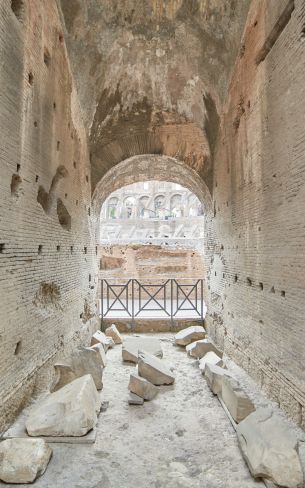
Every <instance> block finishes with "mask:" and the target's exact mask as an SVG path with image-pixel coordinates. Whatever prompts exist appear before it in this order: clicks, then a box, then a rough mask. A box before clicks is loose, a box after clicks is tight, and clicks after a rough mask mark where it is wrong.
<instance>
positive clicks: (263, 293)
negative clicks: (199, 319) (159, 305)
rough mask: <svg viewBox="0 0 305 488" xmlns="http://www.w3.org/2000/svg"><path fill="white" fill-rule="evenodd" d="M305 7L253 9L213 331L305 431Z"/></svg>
mask: <svg viewBox="0 0 305 488" xmlns="http://www.w3.org/2000/svg"><path fill="white" fill-rule="evenodd" d="M304 25H305V11H304V2H303V0H295V1H293V0H274V1H273V0H272V1H269V0H268V1H267V0H254V1H253V2H252V3H251V9H250V12H249V16H248V20H247V24H246V28H245V32H244V36H243V39H242V43H241V49H240V52H239V56H238V58H237V61H236V65H235V69H234V74H233V78H232V81H231V85H230V90H229V97H228V101H227V104H226V107H225V109H224V115H223V117H222V121H221V127H222V130H221V135H220V138H219V142H218V145H217V148H216V156H215V168H214V183H213V198H214V217H215V218H214V219H213V223H212V225H211V226H210V231H209V239H208V252H209V253H210V270H209V277H210V291H211V297H210V298H211V308H212V309H213V310H212V311H213V316H210V317H209V319H208V320H209V326H208V330H209V332H210V334H212V336H213V337H214V339H215V340H216V342H217V343H218V344H219V345H221V346H222V345H224V349H225V352H226V353H227V354H228V355H230V356H231V357H233V358H234V359H235V360H236V361H237V362H238V363H239V364H240V365H242V366H243V367H244V368H245V369H246V370H247V371H248V372H249V373H250V374H251V375H252V376H253V377H254V378H255V379H256V381H257V382H258V383H259V384H260V385H261V387H262V388H263V389H264V390H265V391H266V392H267V393H268V395H269V396H270V397H271V398H273V399H274V400H276V401H277V402H278V403H279V404H280V406H281V407H282V408H283V409H284V410H285V411H286V412H287V413H288V414H289V415H290V416H291V417H292V418H293V419H294V420H295V421H296V422H298V423H300V424H302V425H303V427H304V426H305V382H304V378H305V377H304V368H303V363H304V357H305V328H304V311H305V310H304V285H303V282H304V271H305V270H304V251H305V247H304V225H305V221H304V211H303V203H304V197H305V179H304V152H305V125H304V111H305V83H304V77H305V42H304Z"/></svg>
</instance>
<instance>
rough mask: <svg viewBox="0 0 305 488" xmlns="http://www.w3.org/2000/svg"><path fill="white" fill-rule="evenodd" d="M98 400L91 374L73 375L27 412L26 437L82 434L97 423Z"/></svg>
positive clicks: (99, 402)
mask: <svg viewBox="0 0 305 488" xmlns="http://www.w3.org/2000/svg"><path fill="white" fill-rule="evenodd" d="M100 406H101V399H100V396H99V394H98V391H97V389H96V387H95V384H94V381H93V379H92V376H91V375H89V374H88V375H85V376H82V377H81V378H77V379H76V380H74V381H72V382H71V383H69V384H68V385H66V386H63V387H62V388H61V389H60V390H57V391H56V392H54V393H51V394H50V395H48V396H47V397H46V398H45V399H44V400H42V401H41V402H40V403H39V404H38V405H36V406H35V407H34V408H33V410H32V411H31V412H30V414H29V417H28V419H27V421H26V429H27V432H28V434H29V435H30V436H35V437H37V436H55V437H57V436H58V437H60V436H84V435H85V434H87V432H89V430H91V429H92V428H93V427H94V426H95V425H96V423H97V415H98V413H99V411H100Z"/></svg>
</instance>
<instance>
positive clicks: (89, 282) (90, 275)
mask: <svg viewBox="0 0 305 488" xmlns="http://www.w3.org/2000/svg"><path fill="white" fill-rule="evenodd" d="M88 279H89V283H90V281H91V274H89V277H88Z"/></svg>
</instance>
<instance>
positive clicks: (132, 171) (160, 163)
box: [92, 154, 212, 217]
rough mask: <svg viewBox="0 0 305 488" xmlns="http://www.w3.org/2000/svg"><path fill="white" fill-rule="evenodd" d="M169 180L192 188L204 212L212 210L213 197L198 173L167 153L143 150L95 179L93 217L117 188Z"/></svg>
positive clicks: (207, 213)
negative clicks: (143, 182)
mask: <svg viewBox="0 0 305 488" xmlns="http://www.w3.org/2000/svg"><path fill="white" fill-rule="evenodd" d="M151 180H159V181H169V182H172V183H178V184H179V185H181V186H184V187H185V188H188V189H189V190H190V191H191V192H193V193H194V194H195V195H196V196H197V197H198V199H199V200H200V202H201V203H202V205H203V206H204V210H205V213H206V215H207V216H209V215H211V214H212V198H211V194H210V191H209V189H208V187H207V185H206V184H205V182H204V181H203V180H202V179H201V178H200V176H199V175H198V173H197V172H196V171H195V170H193V169H192V168H190V167H189V166H187V165H186V164H185V163H182V162H181V161H178V160H177V159H175V158H172V157H170V156H163V155H156V154H144V155H139V156H133V157H131V158H128V159H126V160H124V161H122V162H121V163H118V164H116V165H115V166H114V167H113V168H111V169H110V170H109V171H108V172H107V173H106V174H105V175H104V176H103V178H101V179H100V181H99V182H98V183H97V185H96V188H95V190H94V193H93V196H92V205H93V208H94V213H95V215H96V217H98V216H99V214H100V211H101V207H102V205H103V203H104V201H105V200H106V199H107V197H108V196H109V195H110V194H111V193H113V192H114V191H115V190H118V189H119V188H121V187H123V186H126V185H130V184H132V183H136V182H139V181H151Z"/></svg>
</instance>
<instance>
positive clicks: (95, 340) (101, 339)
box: [91, 330, 114, 352]
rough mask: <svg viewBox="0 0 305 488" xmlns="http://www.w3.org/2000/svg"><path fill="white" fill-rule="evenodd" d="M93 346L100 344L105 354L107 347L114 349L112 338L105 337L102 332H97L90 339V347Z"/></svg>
mask: <svg viewBox="0 0 305 488" xmlns="http://www.w3.org/2000/svg"><path fill="white" fill-rule="evenodd" d="M95 344H102V345H103V347H104V349H105V352H107V350H108V349H109V347H114V340H113V339H112V337H107V336H106V335H105V334H104V332H102V331H100V330H97V331H96V332H95V333H94V334H93V336H92V337H91V346H94V345H95Z"/></svg>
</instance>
